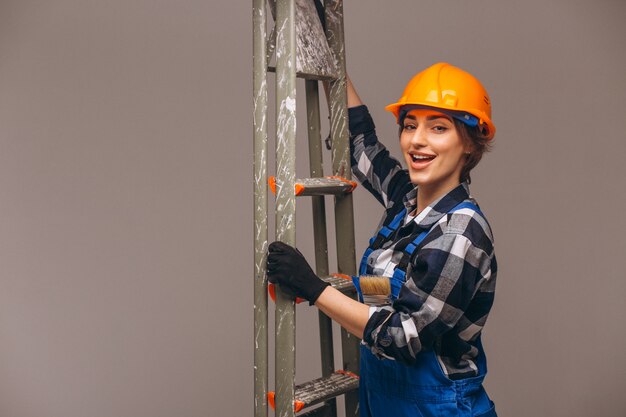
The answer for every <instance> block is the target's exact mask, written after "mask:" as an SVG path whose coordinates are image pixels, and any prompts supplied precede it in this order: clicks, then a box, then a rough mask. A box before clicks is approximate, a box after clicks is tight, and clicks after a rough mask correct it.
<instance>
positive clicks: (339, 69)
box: [253, 0, 359, 417]
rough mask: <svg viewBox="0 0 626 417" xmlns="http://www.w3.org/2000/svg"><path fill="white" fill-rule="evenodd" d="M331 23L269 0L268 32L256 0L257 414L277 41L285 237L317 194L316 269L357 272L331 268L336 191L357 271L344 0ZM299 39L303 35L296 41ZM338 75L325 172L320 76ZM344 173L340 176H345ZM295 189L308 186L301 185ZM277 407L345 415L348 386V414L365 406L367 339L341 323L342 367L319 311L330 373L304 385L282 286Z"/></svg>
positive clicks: (281, 231)
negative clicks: (305, 199) (301, 102)
mask: <svg viewBox="0 0 626 417" xmlns="http://www.w3.org/2000/svg"><path fill="white" fill-rule="evenodd" d="M325 3H326V4H325V20H326V22H327V23H326V31H325V32H324V30H323V29H322V26H321V23H320V20H319V18H318V15H317V12H316V10H315V5H314V2H313V0H278V1H274V0H270V1H269V6H270V9H271V10H272V15H273V16H274V17H275V25H274V28H275V30H274V31H273V32H272V34H270V36H267V34H266V29H265V28H266V24H267V17H266V12H265V10H266V9H265V5H264V0H253V34H254V57H253V62H254V78H253V86H254V154H255V158H254V165H255V168H254V181H255V184H254V189H255V196H254V207H255V226H254V236H255V252H254V253H255V259H254V265H255V271H254V272H255V277H254V282H255V290H254V303H255V309H254V310H255V313H254V314H255V351H254V357H255V365H254V367H255V368H254V369H255V374H254V378H255V397H254V399H255V417H265V416H267V412H268V410H267V399H266V398H267V394H268V389H267V386H268V382H267V379H268V378H267V363H268V361H267V306H268V302H267V282H266V279H265V259H266V251H267V246H268V242H267V186H266V183H267V166H266V163H267V158H266V157H267V137H268V135H267V125H266V117H267V83H266V80H267V71H268V70H269V71H272V70H273V68H271V67H268V63H269V60H270V58H271V55H272V51H274V40H275V51H276V67H275V72H276V102H277V106H276V107H277V123H276V125H277V126H276V129H277V132H276V178H275V179H274V181H273V182H274V188H275V192H276V213H275V214H276V239H277V240H281V241H283V242H285V243H288V244H290V245H293V246H295V243H296V242H295V206H296V205H295V197H296V195H302V196H304V195H309V196H312V200H313V201H312V204H313V217H314V219H313V220H314V238H315V253H316V256H315V258H316V269H317V271H316V272H317V274H318V275H319V276H322V277H327V278H326V279H327V280H328V281H329V282H331V284H332V285H333V286H335V287H337V288H338V289H341V290H342V291H344V292H351V291H353V288H351V285H350V284H349V281H348V280H345V279H341V278H337V277H336V276H334V277H329V276H328V275H329V268H328V256H327V238H326V219H325V209H324V195H328V194H330V195H334V203H335V224H336V241H337V264H338V265H337V270H338V272H339V273H340V274H346V275H355V274H356V262H355V246H354V217H353V205H352V195H351V194H350V192H351V191H352V189H353V188H354V185H355V184H354V183H352V182H351V181H350V175H351V174H350V152H349V143H348V129H347V99H346V81H345V60H344V59H345V57H344V40H343V39H344V38H343V5H342V2H341V0H326V2H325ZM296 39H297V42H296ZM296 77H300V78H304V79H305V80H306V81H305V83H306V99H307V118H308V120H307V121H308V127H309V129H308V133H309V156H310V171H311V177H312V178H310V179H304V180H296V178H295V139H296V124H295V117H296V113H295V107H296ZM319 80H324V81H329V83H330V94H329V109H330V125H331V137H332V150H331V158H332V167H333V177H325V178H321V177H323V174H322V151H321V136H320V112H319V93H318V81H319ZM338 177H339V178H338ZM296 189H298V190H300V192H299V193H296ZM275 315H276V326H275V327H276V352H275V357H276V360H275V366H276V372H275V373H276V393H275V397H274V396H273V395H272V397H273V398H275V402H276V415H277V416H281V417H283V416H284V417H288V416H294V415H295V413H296V408H294V406H295V407H297V408H298V411H299V409H301V408H303V407H308V406H309V405H314V404H317V403H320V402H324V405H323V406H322V407H319V408H316V409H314V410H312V411H310V412H307V413H306V414H305V415H307V416H314V415H315V416H336V405H335V400H334V398H335V397H336V396H338V395H341V394H344V393H345V394H346V416H350V417H352V416H356V415H357V414H358V395H357V392H356V389H357V388H358V377H356V375H355V374H358V363H359V358H358V344H359V340H358V339H357V338H356V337H354V336H351V335H350V334H349V333H347V332H346V331H345V330H343V329H342V355H343V364H344V366H343V369H342V370H340V371H337V372H336V371H334V358H333V347H332V325H331V322H330V319H329V318H328V317H326V316H325V315H323V314H322V313H320V339H321V340H320V344H321V349H322V378H319V379H316V380H314V381H310V382H307V383H305V384H302V385H301V386H298V387H295V386H294V385H295V384H294V377H295V366H294V365H295V349H294V345H295V305H294V300H293V299H291V298H290V297H288V296H286V295H285V294H283V293H282V292H281V291H276V314H275Z"/></svg>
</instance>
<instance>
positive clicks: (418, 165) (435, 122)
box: [400, 109, 469, 193]
mask: <svg viewBox="0 0 626 417" xmlns="http://www.w3.org/2000/svg"><path fill="white" fill-rule="evenodd" d="M400 148H401V149H402V154H403V155H404V159H405V161H406V164H407V167H408V169H409V175H410V177H411V182H412V183H413V184H415V185H418V186H419V187H420V190H424V191H428V192H430V193H438V192H447V191H449V190H451V189H452V188H454V187H456V186H457V185H459V183H460V177H461V169H462V168H463V162H464V161H465V152H466V151H469V149H466V147H465V146H464V145H463V143H462V141H461V138H460V136H459V134H458V132H457V130H456V127H455V125H454V122H453V120H452V118H451V117H450V116H447V115H446V114H443V113H440V112H438V111H436V110H429V109H414V110H411V111H410V112H409V113H408V114H407V115H406V117H405V118H404V121H403V125H402V133H400Z"/></svg>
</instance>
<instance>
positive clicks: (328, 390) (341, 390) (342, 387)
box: [267, 371, 359, 413]
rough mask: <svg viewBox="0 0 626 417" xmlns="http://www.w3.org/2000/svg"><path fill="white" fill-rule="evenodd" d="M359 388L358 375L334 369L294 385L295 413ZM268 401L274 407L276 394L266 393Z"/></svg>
mask: <svg viewBox="0 0 626 417" xmlns="http://www.w3.org/2000/svg"><path fill="white" fill-rule="evenodd" d="M358 388H359V377H358V376H357V375H355V374H353V373H352V372H348V371H335V372H333V373H332V374H331V375H330V376H328V377H323V378H318V379H314V380H313V381H309V382H305V383H304V384H300V385H297V386H296V393H295V396H294V398H295V400H294V404H293V407H294V410H295V412H296V413H297V412H298V411H300V410H302V409H303V408H305V407H308V406H311V405H314V404H318V403H321V402H323V401H327V400H330V399H331V398H335V397H338V396H340V395H342V394H345V393H346V392H349V391H352V390H356V389H358ZM267 397H268V399H269V403H270V405H271V406H272V408H275V399H276V398H275V397H276V394H275V393H274V392H273V391H271V392H269V393H268V394H267Z"/></svg>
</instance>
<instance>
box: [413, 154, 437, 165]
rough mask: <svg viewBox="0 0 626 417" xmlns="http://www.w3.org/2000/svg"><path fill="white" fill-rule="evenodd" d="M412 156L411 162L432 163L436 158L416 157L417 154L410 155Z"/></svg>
mask: <svg viewBox="0 0 626 417" xmlns="http://www.w3.org/2000/svg"><path fill="white" fill-rule="evenodd" d="M409 155H410V156H411V160H412V161H413V162H418V163H419V162H430V161H432V160H433V159H435V158H436V156H435V155H415V154H409Z"/></svg>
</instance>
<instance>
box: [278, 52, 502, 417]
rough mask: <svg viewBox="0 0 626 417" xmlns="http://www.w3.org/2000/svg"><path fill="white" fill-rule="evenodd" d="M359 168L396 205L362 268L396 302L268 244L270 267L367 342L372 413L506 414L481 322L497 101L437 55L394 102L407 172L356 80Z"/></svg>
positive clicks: (491, 263)
mask: <svg viewBox="0 0 626 417" xmlns="http://www.w3.org/2000/svg"><path fill="white" fill-rule="evenodd" d="M348 107H349V108H350V109H349V117H350V133H351V146H350V148H351V156H352V170H353V172H354V175H355V176H356V177H357V179H358V180H359V181H360V182H361V183H362V184H363V186H364V187H365V188H367V189H368V190H369V191H370V192H371V193H372V194H373V195H374V197H376V198H377V199H378V201H380V202H381V203H382V204H383V205H384V206H385V214H384V216H383V220H382V222H381V227H380V230H379V231H378V232H377V233H376V235H375V236H374V237H372V239H371V240H370V245H369V247H368V249H367V250H366V252H365V254H364V256H363V259H362V261H361V266H360V270H359V275H361V276H362V275H377V276H386V277H390V280H391V288H392V290H391V292H392V294H391V297H392V300H393V302H392V304H391V305H388V306H367V305H365V304H363V303H360V302H358V301H356V300H353V299H351V298H349V297H347V296H345V295H344V294H342V293H340V292H339V291H337V290H335V289H333V288H332V287H330V286H328V284H326V283H325V282H323V281H322V280H320V279H319V278H318V277H317V276H316V275H315V273H314V272H313V271H312V270H311V267H310V266H309V265H308V263H307V262H306V260H305V259H304V257H303V256H302V255H301V254H300V252H299V251H297V250H296V249H294V248H292V247H291V246H288V245H286V244H284V243H281V242H274V243H272V244H271V245H270V247H269V253H268V260H267V275H268V279H269V281H270V282H274V283H279V284H280V285H281V288H282V289H283V290H285V291H288V292H291V293H293V294H294V295H297V296H299V297H302V298H305V299H306V300H308V301H309V302H310V303H311V304H315V305H316V306H317V307H318V308H319V309H320V310H322V311H323V312H324V313H326V314H327V315H328V316H329V317H331V318H332V319H334V320H335V321H337V322H338V323H339V324H340V325H341V326H343V327H344V328H345V329H347V330H348V331H349V332H351V333H352V334H354V335H356V336H358V337H360V338H362V340H363V342H362V346H361V368H360V374H361V381H360V410H361V411H360V412H361V416H368V417H369V416H373V417H377V416H381V417H382V416H394V417H395V416H495V415H496V413H495V409H494V406H493V403H492V402H491V401H490V399H489V397H488V396H487V394H486V392H485V390H484V389H483V387H482V381H483V379H484V377H485V374H486V362H485V355H484V351H483V348H482V345H481V342H480V335H481V330H482V328H483V326H484V324H485V321H486V319H487V316H488V314H489V311H490V309H491V306H492V304H493V298H494V289H495V282H496V273H497V264H496V258H495V254H494V247H493V237H492V234H491V230H490V228H489V225H488V223H487V221H486V219H485V217H484V215H483V214H482V213H481V211H480V209H479V208H478V205H477V204H476V202H475V200H474V199H473V198H471V197H470V196H469V188H468V184H469V182H470V171H471V170H472V168H474V167H475V166H476V164H477V163H478V162H479V161H480V159H481V157H482V155H483V153H484V152H485V151H486V150H488V146H489V144H490V141H491V140H492V139H493V136H494V134H495V126H494V125H493V123H492V122H491V104H490V100H489V96H488V95H487V92H486V91H485V89H484V88H483V87H482V85H481V84H480V82H479V81H478V80H477V79H476V78H474V77H473V76H472V75H470V74H469V73H467V72H465V71H463V70H461V69H459V68H456V67H454V66H452V65H449V64H445V63H438V64H435V65H433V66H431V67H430V68H427V69H426V70H424V71H422V72H420V73H418V74H417V75H416V76H415V77H413V79H412V80H411V81H410V82H409V84H408V85H407V87H406V89H405V91H404V93H403V95H402V97H401V98H400V100H399V101H398V102H397V103H394V104H391V105H389V106H387V107H386V109H387V110H389V111H390V112H392V113H393V114H394V116H395V117H396V121H397V123H398V124H399V128H400V148H401V150H402V154H403V158H404V161H405V163H406V166H407V169H402V168H401V166H400V163H399V162H398V161H397V160H395V159H393V158H391V157H390V156H389V153H388V151H387V150H386V149H385V147H384V146H383V145H382V144H381V143H380V142H378V139H377V137H376V132H375V130H374V123H373V121H372V119H371V117H370V115H369V113H368V111H367V108H366V107H365V106H364V105H363V103H362V102H361V100H360V98H359V96H358V95H357V93H356V91H355V89H354V87H353V86H352V83H351V82H350V81H349V80H348Z"/></svg>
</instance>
